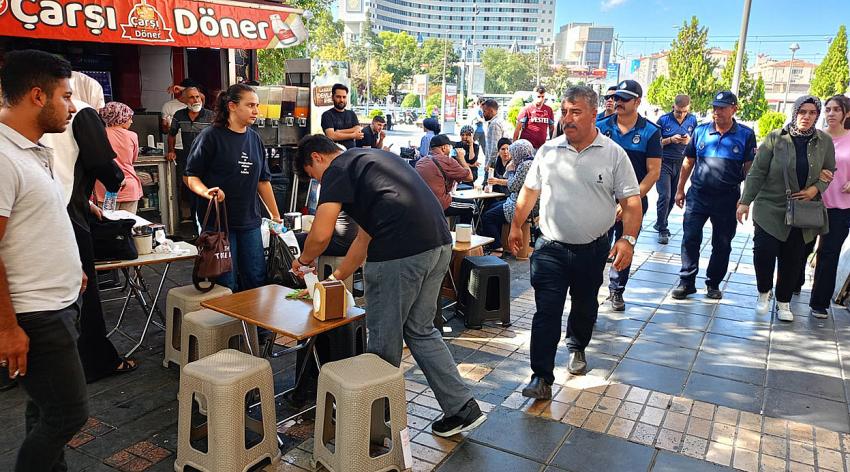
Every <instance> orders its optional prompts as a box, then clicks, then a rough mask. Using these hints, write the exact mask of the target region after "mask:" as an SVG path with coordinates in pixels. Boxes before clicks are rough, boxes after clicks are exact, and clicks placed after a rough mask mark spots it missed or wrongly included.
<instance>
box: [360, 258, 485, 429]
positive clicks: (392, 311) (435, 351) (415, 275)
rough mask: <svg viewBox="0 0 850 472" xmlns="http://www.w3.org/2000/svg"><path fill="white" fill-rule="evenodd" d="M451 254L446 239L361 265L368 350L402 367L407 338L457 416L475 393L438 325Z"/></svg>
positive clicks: (446, 407) (446, 406) (436, 393)
mask: <svg viewBox="0 0 850 472" xmlns="http://www.w3.org/2000/svg"><path fill="white" fill-rule="evenodd" d="M451 255H452V247H451V245H450V244H447V245H445V246H441V247H438V248H434V249H431V250H429V251H425V252H422V253H419V254H415V255H413V256H409V257H404V258H401V259H394V260H390V261H381V262H369V261H367V262H366V265H365V266H364V267H363V276H364V279H365V280H364V282H365V284H366V300H368V301H369V307H368V314H367V315H366V326H367V327H368V328H369V341H368V345H367V347H366V350H367V351H368V352H371V353H373V354H376V355H378V356H380V357H381V358H382V359H383V360H385V361H387V362H389V363H390V364H392V365H394V366H396V367H398V366H399V365H400V364H401V352H402V339H404V342H405V343H407V347H409V348H410V353H411V354H413V358H414V359H416V363H417V364H418V365H419V368H420V369H422V373H424V374H425V378H426V379H428V385H429V386H430V387H431V389H432V390H433V391H434V396H435V397H436V398H437V402H438V403H439V404H440V408H442V410H443V413H445V415H446V416H454V415H456V414H457V413H458V412H459V411H460V410H461V409H462V408H463V407H464V405H466V402H468V401H469V400H470V399H471V398H472V392H470V390H469V387H467V386H466V384H465V383H464V381H463V379H462V378H461V376H460V374H459V373H458V371H457V366H456V365H455V361H454V359H453V358H452V355H451V353H450V352H449V348H448V347H447V346H446V343H445V341H443V336H442V334H440V332H439V331H438V330H437V328H435V327H434V313H435V312H436V311H437V297H439V295H440V286H441V285H442V283H443V277H445V276H446V273H447V271H448V269H449V260H450V259H451Z"/></svg>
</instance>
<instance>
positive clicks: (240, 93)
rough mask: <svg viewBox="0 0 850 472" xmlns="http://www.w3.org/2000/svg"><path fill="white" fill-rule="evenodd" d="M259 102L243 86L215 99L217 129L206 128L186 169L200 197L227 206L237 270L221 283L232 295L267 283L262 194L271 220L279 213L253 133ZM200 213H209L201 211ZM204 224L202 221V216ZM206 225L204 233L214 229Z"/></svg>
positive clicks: (211, 223) (260, 146)
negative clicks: (262, 226)
mask: <svg viewBox="0 0 850 472" xmlns="http://www.w3.org/2000/svg"><path fill="white" fill-rule="evenodd" d="M259 102H260V100H259V98H257V94H256V93H254V90H253V89H252V88H251V87H249V86H247V85H244V84H237V85H233V86H231V87H230V88H228V89H227V90H226V91H222V92H221V93H220V94H219V95H218V98H217V99H216V114H215V121H214V123H213V126H210V127H209V128H206V129H204V130H203V131H201V133H200V134H199V135H198V137H197V138H196V139H195V142H194V143H193V144H192V149H191V151H189V158H188V162H187V164H186V176H187V177H188V186H189V188H190V189H192V191H193V192H195V193H196V194H198V195H200V196H202V197H204V198H206V199H208V200H212V199H213V198H216V199H218V201H219V202H225V197H226V198H227V200H226V204H227V224H228V240H229V242H230V255H231V258H232V261H233V270H231V271H230V272H229V273H227V274H224V275H223V276H221V277H219V279H218V280H217V282H218V283H219V284H221V285H224V286H227V287H229V288H230V289H231V290H233V291H234V292H235V291H238V290H247V289H251V288H255V287H259V286H261V285H265V283H266V264H265V260H264V257H263V239H262V235H261V232H260V224H261V222H262V217H261V216H260V208H259V207H260V202H259V201H258V198H257V196H258V195H259V197H260V199H262V201H263V203H265V205H266V207H267V208H268V209H269V212H270V213H271V216H272V219H273V220H275V221H277V222H280V221H281V219H280V213H279V212H278V209H277V203H276V202H275V199H274V193H273V192H272V186H271V182H270V180H271V173H270V172H269V167H268V163H267V162H266V159H265V152H264V149H263V141H262V139H260V135H259V134H257V132H256V131H254V130H253V129H252V128H251V125H252V124H253V123H254V121H256V120H257V113H258V108H259ZM198 211H199V212H201V211H206V209H205V208H199V209H198ZM199 216H200V221H203V215H199ZM214 227H215V222H214V221H208V222H207V227H206V228H202V231H203V230H204V229H213V228H214Z"/></svg>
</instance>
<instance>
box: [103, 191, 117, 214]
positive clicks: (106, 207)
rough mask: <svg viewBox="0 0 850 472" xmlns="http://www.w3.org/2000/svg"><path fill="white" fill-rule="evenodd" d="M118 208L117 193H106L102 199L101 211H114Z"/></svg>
mask: <svg viewBox="0 0 850 472" xmlns="http://www.w3.org/2000/svg"><path fill="white" fill-rule="evenodd" d="M117 208H118V192H106V195H105V196H104V198H103V211H115V210H116V209H117Z"/></svg>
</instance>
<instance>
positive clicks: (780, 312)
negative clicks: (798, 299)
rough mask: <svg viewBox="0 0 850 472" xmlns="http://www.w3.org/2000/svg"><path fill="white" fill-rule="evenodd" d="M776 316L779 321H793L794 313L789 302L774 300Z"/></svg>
mask: <svg viewBox="0 0 850 472" xmlns="http://www.w3.org/2000/svg"><path fill="white" fill-rule="evenodd" d="M776 317H777V318H779V321H794V313H791V303H789V302H785V303H783V302H776Z"/></svg>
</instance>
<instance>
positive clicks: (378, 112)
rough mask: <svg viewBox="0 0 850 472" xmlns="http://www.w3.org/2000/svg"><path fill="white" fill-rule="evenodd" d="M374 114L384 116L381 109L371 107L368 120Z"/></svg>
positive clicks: (374, 115)
mask: <svg viewBox="0 0 850 472" xmlns="http://www.w3.org/2000/svg"><path fill="white" fill-rule="evenodd" d="M376 116H384V112H383V110H381V109H380V108H373V109H372V110H370V111H369V119H370V120H371V119H372V118H374V117H376Z"/></svg>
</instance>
